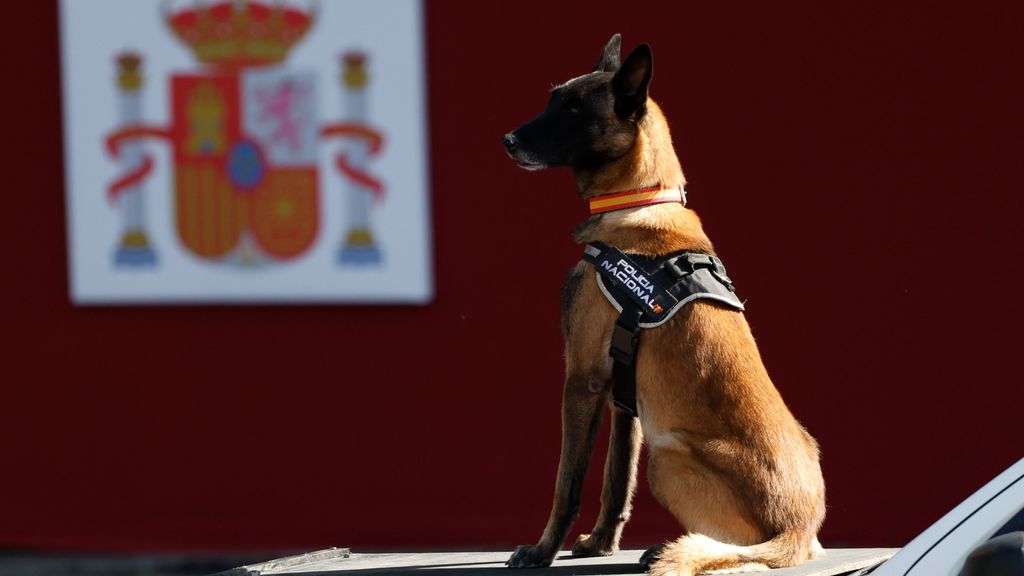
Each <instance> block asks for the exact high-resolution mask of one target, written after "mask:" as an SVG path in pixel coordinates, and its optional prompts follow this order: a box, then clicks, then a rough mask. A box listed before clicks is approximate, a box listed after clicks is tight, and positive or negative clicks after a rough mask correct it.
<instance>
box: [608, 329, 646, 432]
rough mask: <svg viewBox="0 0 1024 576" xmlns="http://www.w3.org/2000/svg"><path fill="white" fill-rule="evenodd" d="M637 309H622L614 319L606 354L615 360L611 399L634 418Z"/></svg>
mask: <svg viewBox="0 0 1024 576" xmlns="http://www.w3.org/2000/svg"><path fill="white" fill-rule="evenodd" d="M640 316H641V312H640V311H639V310H634V311H632V313H630V311H626V310H624V311H623V312H622V314H620V315H619V319H618V320H616V321H615V328H614V329H613V330H612V342H611V346H610V347H609V348H608V354H609V355H610V356H611V357H612V358H613V359H614V360H615V361H614V362H613V363H612V378H613V379H614V380H615V383H614V385H613V386H612V400H613V401H614V402H615V405H616V406H618V407H619V408H622V409H624V410H629V412H630V414H632V415H633V417H634V418H636V417H637V409H636V349H637V346H639V345H640Z"/></svg>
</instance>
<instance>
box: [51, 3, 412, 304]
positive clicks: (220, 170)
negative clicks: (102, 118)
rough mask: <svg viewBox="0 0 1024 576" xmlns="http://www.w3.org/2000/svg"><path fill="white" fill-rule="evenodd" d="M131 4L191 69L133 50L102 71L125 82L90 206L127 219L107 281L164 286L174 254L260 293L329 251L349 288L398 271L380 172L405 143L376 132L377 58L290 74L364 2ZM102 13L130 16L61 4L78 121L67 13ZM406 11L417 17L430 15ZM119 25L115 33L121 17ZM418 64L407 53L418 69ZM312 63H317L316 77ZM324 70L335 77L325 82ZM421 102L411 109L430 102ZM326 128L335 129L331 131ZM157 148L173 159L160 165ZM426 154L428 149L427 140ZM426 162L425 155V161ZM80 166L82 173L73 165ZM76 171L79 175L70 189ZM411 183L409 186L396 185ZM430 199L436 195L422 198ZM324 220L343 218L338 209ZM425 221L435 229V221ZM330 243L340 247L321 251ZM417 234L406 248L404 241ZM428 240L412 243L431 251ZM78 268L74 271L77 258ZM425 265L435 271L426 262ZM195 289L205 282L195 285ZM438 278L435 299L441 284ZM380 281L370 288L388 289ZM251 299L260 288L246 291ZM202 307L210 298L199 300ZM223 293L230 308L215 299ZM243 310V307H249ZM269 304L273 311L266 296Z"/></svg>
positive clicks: (116, 85)
mask: <svg viewBox="0 0 1024 576" xmlns="http://www.w3.org/2000/svg"><path fill="white" fill-rule="evenodd" d="M130 1H131V2H133V3H136V4H145V5H146V7H147V8H150V9H151V10H152V19H153V21H154V22H155V23H157V24H158V26H159V28H161V29H162V33H163V34H164V35H165V36H166V37H169V38H172V39H173V41H174V42H175V43H176V44H177V45H178V46H179V47H180V48H184V49H185V51H186V52H187V53H188V54H189V56H190V58H191V60H192V62H193V65H192V67H191V69H180V68H172V69H169V70H168V69H166V67H165V70H163V71H162V73H160V74H158V73H154V72H153V71H152V70H151V68H153V66H150V65H149V64H150V60H156V59H157V58H150V57H149V56H148V54H147V50H146V48H145V46H144V45H143V46H132V45H128V46H124V47H121V48H119V49H116V50H114V51H113V52H112V53H111V54H110V55H109V56H108V58H107V59H106V62H105V64H106V65H107V66H112V68H113V70H112V72H113V74H109V75H108V77H110V76H112V77H113V78H112V79H113V82H112V84H113V86H112V88H113V91H112V95H113V96H114V100H115V102H114V103H112V104H113V106H112V108H113V109H114V110H115V117H114V118H113V119H112V120H113V122H112V124H111V125H109V126H108V127H107V129H106V131H105V133H104V134H102V137H101V139H100V141H99V142H96V144H97V145H99V147H101V148H102V150H103V152H104V154H105V156H106V158H105V162H106V168H107V178H106V181H105V182H104V185H103V188H104V190H105V194H94V195H93V199H94V201H95V200H100V201H102V200H103V196H105V197H106V198H105V200H106V202H105V204H106V206H107V209H108V210H110V211H111V212H113V213H115V214H116V217H115V219H114V221H115V222H116V224H115V226H116V231H114V230H111V231H109V232H110V233H113V234H114V237H116V241H115V242H114V244H113V245H112V246H111V245H110V244H108V246H109V248H108V252H107V254H108V256H107V258H108V262H109V263H110V266H109V269H108V272H109V273H110V274H114V275H116V274H117V272H118V271H119V270H121V271H125V272H131V274H129V275H128V278H133V277H137V276H138V274H139V273H140V271H144V270H147V269H153V270H159V269H160V268H161V267H162V266H163V264H164V262H163V260H164V256H165V254H166V253H167V252H168V251H173V252H175V253H184V254H187V256H188V258H187V259H186V260H189V261H193V262H196V263H200V264H201V266H200V267H199V268H198V270H202V269H209V268H210V267H213V268H226V269H229V270H238V271H239V274H241V275H245V274H246V273H247V272H248V274H249V276H250V277H251V276H252V275H253V274H254V273H255V274H256V275H258V274H259V272H258V271H261V270H262V271H266V270H269V269H273V268H275V267H281V266H284V267H285V268H287V267H288V266H289V265H291V264H292V263H301V262H303V260H305V259H307V258H310V257H311V253H312V252H314V251H315V248H316V247H317V246H321V247H322V246H323V245H324V244H328V245H330V248H329V250H327V249H325V248H321V252H322V251H324V250H327V251H329V252H330V257H329V261H330V264H331V266H332V267H334V268H336V269H341V270H344V269H349V270H350V271H352V274H353V275H351V276H350V284H353V283H358V282H359V280H360V279H361V278H363V277H366V276H367V275H368V274H370V275H372V271H373V270H376V269H386V268H387V267H388V265H389V264H391V262H392V260H393V257H394V256H398V259H399V260H401V259H402V256H401V254H402V247H401V246H400V245H399V246H395V245H393V244H389V243H388V242H387V241H386V239H383V241H382V238H381V235H380V234H378V231H377V227H378V226H377V222H376V217H377V216H378V215H377V214H376V212H377V211H379V210H383V209H384V208H385V207H387V205H388V204H389V203H390V202H391V199H392V198H391V189H392V188H393V186H394V184H395V182H391V178H390V177H389V176H390V175H389V174H387V173H386V172H383V171H382V170H380V169H379V168H380V167H378V166H377V163H378V160H381V159H382V158H384V157H386V156H387V152H388V151H389V148H390V147H391V146H393V145H395V144H399V143H401V142H402V140H404V139H403V138H401V137H400V136H399V135H398V134H390V133H389V132H390V130H389V129H388V127H387V126H382V125H381V124H378V123H377V122H375V115H376V114H380V113H381V111H380V110H379V109H378V108H377V107H376V106H375V104H376V103H377V102H376V101H375V100H374V99H373V98H372V92H371V89H372V87H373V83H374V82H375V81H376V79H377V69H376V68H374V67H375V66H376V65H377V61H376V60H375V56H376V55H377V53H378V52H379V51H374V50H373V49H372V48H373V47H372V46H371V47H370V48H369V49H368V48H367V47H366V46H365V44H367V43H370V42H365V41H364V42H363V43H362V44H360V45H358V46H355V47H353V46H351V45H350V46H344V47H343V48H342V49H335V50H334V51H331V52H329V53H328V54H327V55H326V57H324V56H323V55H322V54H317V56H319V58H318V59H317V60H316V62H315V63H316V66H303V65H302V64H293V63H292V62H290V61H289V56H290V53H291V52H292V51H293V50H296V49H298V48H300V47H302V46H303V43H304V42H305V40H306V39H307V37H309V36H310V35H311V34H312V33H313V31H315V30H317V29H318V28H323V27H325V26H326V25H327V23H325V22H323V21H321V20H323V16H324V13H325V12H327V11H328V10H329V9H330V10H332V11H335V12H336V13H337V14H335V15H334V18H335V19H339V18H344V16H342V15H341V14H343V13H344V12H345V8H346V5H348V6H351V5H353V4H356V3H355V2H342V1H340V0H327V1H326V3H324V2H320V3H312V2H310V3H306V4H303V3H298V2H283V1H280V0H277V1H274V0H267V1H258V0H220V1H206V2H202V1H199V2H197V1H191V2H173V1H168V0H163V1H162V2H159V3H158V2H155V1H143V2H139V0H130ZM103 4H109V5H110V7H111V8H112V9H113V8H115V7H117V6H124V2H123V1H122V2H117V1H114V0H105V1H104V0H101V2H96V1H95V0H89V1H84V0H63V4H62V17H63V22H62V25H63V28H64V43H65V46H64V47H65V52H64V54H65V62H64V66H65V79H66V80H65V82H66V86H65V100H66V102H65V105H66V106H65V108H66V110H67V109H68V108H69V107H71V108H73V105H72V104H70V103H69V102H68V101H74V100H75V98H76V93H75V92H74V90H73V88H74V86H68V85H67V84H73V83H74V82H73V79H72V80H71V81H69V80H68V76H73V74H72V73H70V72H69V70H68V66H69V65H70V63H69V62H68V61H67V60H69V59H76V60H78V58H76V55H75V54H70V55H69V51H68V44H69V43H72V42H74V38H73V37H74V30H69V28H70V27H74V26H76V22H75V21H74V20H72V19H71V18H70V14H69V12H73V11H77V10H82V9H83V7H84V5H89V6H92V8H91V9H90V10H92V11H94V12H96V11H101V10H102V8H103V6H102V5H103ZM364 4H366V3H365V2H364ZM374 4H377V10H378V11H384V12H392V13H393V12H394V11H395V10H396V9H398V10H399V11H400V9H401V8H402V6H401V5H402V4H403V3H402V2H396V3H395V4H391V3H374ZM381 4H386V6H382V5H381ZM404 4H407V5H411V6H412V7H413V9H412V10H411V12H412V13H413V14H414V16H416V17H418V16H419V13H418V12H419V6H418V3H416V2H405V3H404ZM134 8H135V10H137V9H138V6H135V7H134ZM367 11H368V10H367V9H365V8H364V9H361V10H351V11H350V12H349V17H350V18H358V17H360V15H361V14H362V15H363V16H362V17H363V18H366V16H365V13H367ZM369 11H370V12H372V9H370V10H369ZM108 16H109V17H114V18H116V14H114V15H108ZM382 16H383V18H382V19H381V21H382V22H388V18H387V16H388V14H384V15H382ZM392 16H393V14H392ZM369 19H371V20H372V17H371V18H369ZM392 19H393V18H392ZM126 20H127V19H126ZM398 20H401V19H400V18H399V19H398ZM126 24H129V23H128V22H126ZM417 24H418V23H417ZM129 25H130V24H129ZM366 25H370V23H369V22H367V23H366ZM83 26H84V25H83ZM339 28H340V27H339ZM354 29H356V30H358V29H359V27H356V28H354ZM338 31H339V32H341V31H342V30H340V29H339V30H338ZM321 34H325V35H329V32H324V31H321ZM69 36H71V37H72V38H69ZM371 38H375V37H371ZM135 42H138V40H135ZM371 42H372V40H371ZM109 43H111V44H113V43H114V42H113V41H109ZM338 43H339V44H344V43H341V42H338ZM323 44H325V42H324V41H322V40H321V41H320V42H319V43H318V45H323ZM418 49H420V47H419V46H415V47H414V49H413V50H412V51H411V56H413V57H414V58H413V59H414V60H415V59H416V58H418V57H419V56H418V54H417V50H418ZM311 51H312V48H311V49H310V50H309V51H307V52H311ZM322 52H323V51H321V53H322ZM407 59H408V58H407ZM310 60H311V58H310V57H309V55H308V54H306V58H305V61H306V62H308V61H310ZM382 60H386V58H382ZM418 64H420V62H414V64H413V65H418ZM76 65H77V64H76ZM325 69H327V70H329V71H330V72H329V73H328V74H325V73H324V70H325ZM386 72H387V71H386V70H385V71H384V73H386ZM325 83H326V87H329V88H330V90H333V92H334V94H329V95H328V98H330V99H332V100H334V102H335V106H336V108H334V110H336V113H335V114H334V115H331V114H324V113H323V112H322V110H323V108H322V102H321V100H325V99H328V98H325V97H324V95H325V91H324V89H325ZM151 91H163V92H164V97H163V98H164V100H163V101H164V108H165V114H164V115H163V119H162V120H153V119H150V116H149V115H148V113H150V112H151V111H150V110H149V109H148V108H147V106H146V105H145V104H146V103H147V102H149V101H150V100H149V99H147V96H148V94H149V93H150V92H151ZM419 92H420V94H417V93H416V91H413V92H412V94H413V95H415V96H420V95H421V93H422V90H420V91H419ZM381 108H383V106H381ZM71 115H72V116H73V114H71ZM330 116H333V117H334V118H335V119H334V120H330V121H326V120H324V117H330ZM382 117H384V116H383V115H382ZM74 120H75V118H73V117H72V118H71V121H72V123H74ZM419 120H420V123H421V124H422V118H420V119H419ZM395 131H396V132H400V131H401V129H396V130H395ZM73 136H74V135H69V140H71V139H73ZM161 142H163V143H164V144H163V146H166V148H165V152H163V153H158V152H157V149H158V148H160V147H161V146H162V145H161ZM415 144H416V145H419V146H422V137H421V138H420V141H419V142H416V143H415ZM77 153H78V150H77V149H76V143H74V142H71V141H69V143H68V155H69V156H74V155H75V154H77ZM158 155H159V156H160V157H159V158H158ZM325 155H326V156H327V160H326V162H325V161H324V156H325ZM424 155H425V154H424V153H422V151H421V152H420V154H419V160H421V161H422V160H423V156H424ZM69 164H73V163H72V162H71V160H70V159H69ZM161 164H163V165H162V166H161ZM382 165H383V163H382ZM421 168H422V167H421ZM74 171H75V166H73V165H70V170H69V173H73V172H74ZM156 171H161V172H162V173H163V175H164V177H163V178H162V179H161V180H157V179H156V178H154V174H155V172H156ZM401 178H402V175H401V173H399V174H398V176H397V178H396V180H400V179H401ZM419 184H420V187H421V188H423V189H424V190H423V194H424V195H425V183H423V182H420V183H419ZM329 187H332V188H334V189H335V190H337V192H335V197H331V198H328V197H327V195H326V189H327V188H329ZM73 188H74V187H73V186H72V185H71V184H70V183H69V203H70V204H71V206H70V209H69V222H70V223H69V226H70V227H71V232H72V242H74V241H76V240H78V239H77V238H74V231H75V226H76V223H75V222H73V221H72V220H73V218H74V217H75V214H74V211H75V203H76V202H75V201H76V200H79V199H78V198H72V196H73V195H74V194H73V193H74V192H77V191H76V190H74V189H73ZM79 195H80V193H79ZM339 200H340V201H339ZM156 202H159V203H161V204H160V205H159V206H156V205H154V203H156ZM328 204H331V205H333V208H330V209H328V206H327V205H328ZM420 216H421V217H420V218H419V220H425V218H424V217H425V210H424V211H423V214H421V215H420ZM160 218H168V220H169V221H170V223H171V225H170V226H169V227H168V226H164V228H165V229H167V230H168V231H170V232H171V233H172V234H173V237H174V238H173V240H172V241H170V242H168V239H167V238H158V237H157V236H158V235H157V234H155V233H154V232H153V229H154V228H157V227H156V226H154V219H160ZM382 220H384V221H386V219H385V218H382ZM108 221H109V220H108ZM325 225H326V226H325ZM325 228H330V229H331V231H332V232H333V234H334V236H335V237H334V238H327V237H325ZM408 228H409V227H408V226H405V230H403V232H405V233H408V232H409V229H408ZM97 233H98V232H96V231H94V232H93V234H94V235H96V234H97ZM425 235H426V226H425V222H424V226H423V230H422V236H425ZM398 236H399V237H400V236H401V234H399V235H398ZM422 236H421V237H420V238H409V239H408V240H407V241H408V242H411V243H415V244H422V245H429V242H427V241H426V239H425V238H422ZM85 241H89V239H86V240H85ZM72 253H73V257H74V256H75V251H74V249H73V250H72ZM421 257H422V258H423V259H424V260H429V255H427V254H421ZM318 260H319V261H320V262H321V263H323V262H325V261H326V260H325V259H324V258H323V257H320V258H318ZM413 268H416V267H415V266H413ZM75 272H76V270H75V265H74V264H73V266H72V273H73V275H74V273H75ZM122 274H123V272H122ZM199 275H201V274H198V273H197V274H193V277H196V279H197V281H199V278H198V276H199ZM236 276H237V275H236ZM426 277H427V284H429V274H426ZM310 279H311V278H310ZM379 280H380V279H377V280H376V281H374V282H372V284H374V285H375V286H381V283H380V282H379ZM211 281H212V282H214V283H215V282H216V279H215V278H211ZM306 281H308V280H302V282H306ZM246 285H247V286H257V285H258V282H257V283H254V282H252V281H251V280H250V281H249V282H248V283H247V284H246ZM255 290H256V291H257V292H259V288H256V289H255ZM287 291H288V290H287V289H285V290H283V292H282V299H287ZM363 291H364V292H368V294H367V296H368V297H367V299H369V300H375V299H376V298H375V297H374V294H372V293H370V292H372V291H373V286H368V287H367V288H366V289H365V290H363ZM427 291H429V287H428V288H427ZM73 292H74V279H73ZM201 292H202V287H201V286H199V287H198V288H197V290H196V293H201ZM211 292H212V293H220V291H219V290H218V289H217V288H214V289H213V290H211ZM298 292H299V294H298V298H299V299H302V296H303V294H308V292H307V291H306V289H305V288H303V287H299V289H298ZM379 292H380V293H381V295H382V296H383V297H382V298H380V299H381V300H387V297H386V294H387V293H388V290H387V289H384V290H382V291H379ZM421 292H422V291H421ZM86 299H87V298H86ZM129 299H131V297H130V295H129ZM169 299H170V300H173V299H174V298H173V296H172V297H170V298H169ZM185 299H189V298H187V297H186V298H185ZM227 299H230V298H227ZM240 299H243V300H244V299H247V298H245V295H244V294H243V295H242V297H241V298H240ZM256 299H258V296H256ZM268 299H271V300H273V299H276V298H275V297H274V296H273V294H270V297H269V298H268ZM314 299H319V298H314ZM327 299H330V298H329V297H327ZM342 299H343V298H342ZM355 299H358V297H357V298H355ZM397 299H398V300H402V298H401V297H398V298H397ZM414 299H416V298H414ZM141 300H145V297H143V298H141Z"/></svg>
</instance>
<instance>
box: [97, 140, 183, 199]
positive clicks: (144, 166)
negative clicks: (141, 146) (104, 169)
mask: <svg viewBox="0 0 1024 576" xmlns="http://www.w3.org/2000/svg"><path fill="white" fill-rule="evenodd" d="M145 136H149V137H154V138H166V139H170V138H171V131H170V130H167V129H164V128H157V127H154V126H144V125H141V124H136V125H132V126H126V127H125V128H122V129H120V130H118V131H117V132H114V133H113V134H111V135H110V136H107V142H106V145H107V153H109V154H110V155H111V156H113V157H115V158H116V157H118V156H120V155H121V145H122V144H123V143H124V142H126V141H128V140H134V139H136V138H142V137H145ZM153 165H154V162H153V158H152V157H151V156H150V155H149V154H144V155H143V156H142V162H140V163H139V165H138V166H136V167H135V168H132V169H131V170H129V171H128V172H125V173H124V174H123V175H122V176H121V177H120V178H118V179H117V180H114V181H113V182H112V183H111V184H110V186H109V187H107V199H108V200H109V201H111V202H113V201H115V200H117V197H118V196H120V195H121V193H122V192H124V191H125V190H126V189H128V188H131V187H132V186H135V185H136V184H138V183H139V182H142V181H143V180H145V179H146V176H148V175H149V173H150V172H152V171H153Z"/></svg>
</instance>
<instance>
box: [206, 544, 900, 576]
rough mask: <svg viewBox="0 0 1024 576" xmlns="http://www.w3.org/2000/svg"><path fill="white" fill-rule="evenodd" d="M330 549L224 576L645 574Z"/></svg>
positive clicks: (860, 551) (833, 555) (877, 552)
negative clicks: (523, 567) (521, 567)
mask: <svg viewBox="0 0 1024 576" xmlns="http://www.w3.org/2000/svg"><path fill="white" fill-rule="evenodd" d="M337 550H347V549H332V550H326V551H322V552H316V553H312V554H310V555H306V556H297V557H293V558H288V559H282V560H276V561H273V562H266V563H263V564H255V565H251V566H243V567H242V568H239V569H236V570H235V571H232V572H230V573H224V576H228V574H230V575H231V576H234V575H239V576H243V575H247V574H253V575H255V574H259V575H260V576H269V575H272V574H303V575H307V576H312V575H329V574H342V575H355V574H360V575H361V574H367V575H369V574H395V575H403V574H405V575H417V576H471V575H484V576H497V575H499V574H500V575H503V576H534V575H537V576H542V575H557V576H570V575H577V576H597V575H601V574H636V575H638V576H642V575H643V574H644V572H643V571H642V570H641V569H640V565H639V563H638V561H639V559H640V554H642V553H643V551H642V550H623V551H621V552H619V553H618V554H616V555H614V556H608V557H604V558H572V557H571V556H569V554H568V553H563V554H562V555H560V556H559V557H558V559H556V560H555V562H554V564H552V565H551V566H550V567H548V568H541V569H528V570H512V569H509V568H507V567H506V566H505V560H507V559H508V557H509V554H510V552H508V551H502V552H446V553H403V554H349V555H347V556H345V555H343V554H341V553H339V552H336V551H337ZM895 552H896V549H895V548H834V549H830V550H827V551H826V553H825V555H824V556H823V557H821V558H817V559H814V560H810V561H808V562H806V563H805V564H803V565H802V566H798V567H795V568H783V569H779V570H771V571H767V572H760V574H770V575H771V576H836V575H839V574H845V573H848V572H852V571H853V570H857V569H859V568H863V567H865V566H871V565H873V564H876V563H878V562H880V561H882V560H884V559H886V558H889V557H890V556H892V555H893V554H894V553H895Z"/></svg>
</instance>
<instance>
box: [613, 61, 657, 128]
mask: <svg viewBox="0 0 1024 576" xmlns="http://www.w3.org/2000/svg"><path fill="white" fill-rule="evenodd" d="M653 73H654V59H653V55H652V54H651V47H650V45H648V44H641V45H639V46H637V47H636V49H635V50H633V52H632V53H631V54H630V55H629V56H628V57H626V61H625V62H623V63H622V67H621V68H619V71H618V72H616V73H615V76H614V77H613V78H612V93H613V94H614V95H615V112H616V113H617V114H618V115H619V116H620V117H622V118H628V117H630V116H635V117H636V118H639V117H641V116H643V114H644V112H645V111H646V107H645V105H646V104H647V86H648V84H650V83H651V74H653Z"/></svg>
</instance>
